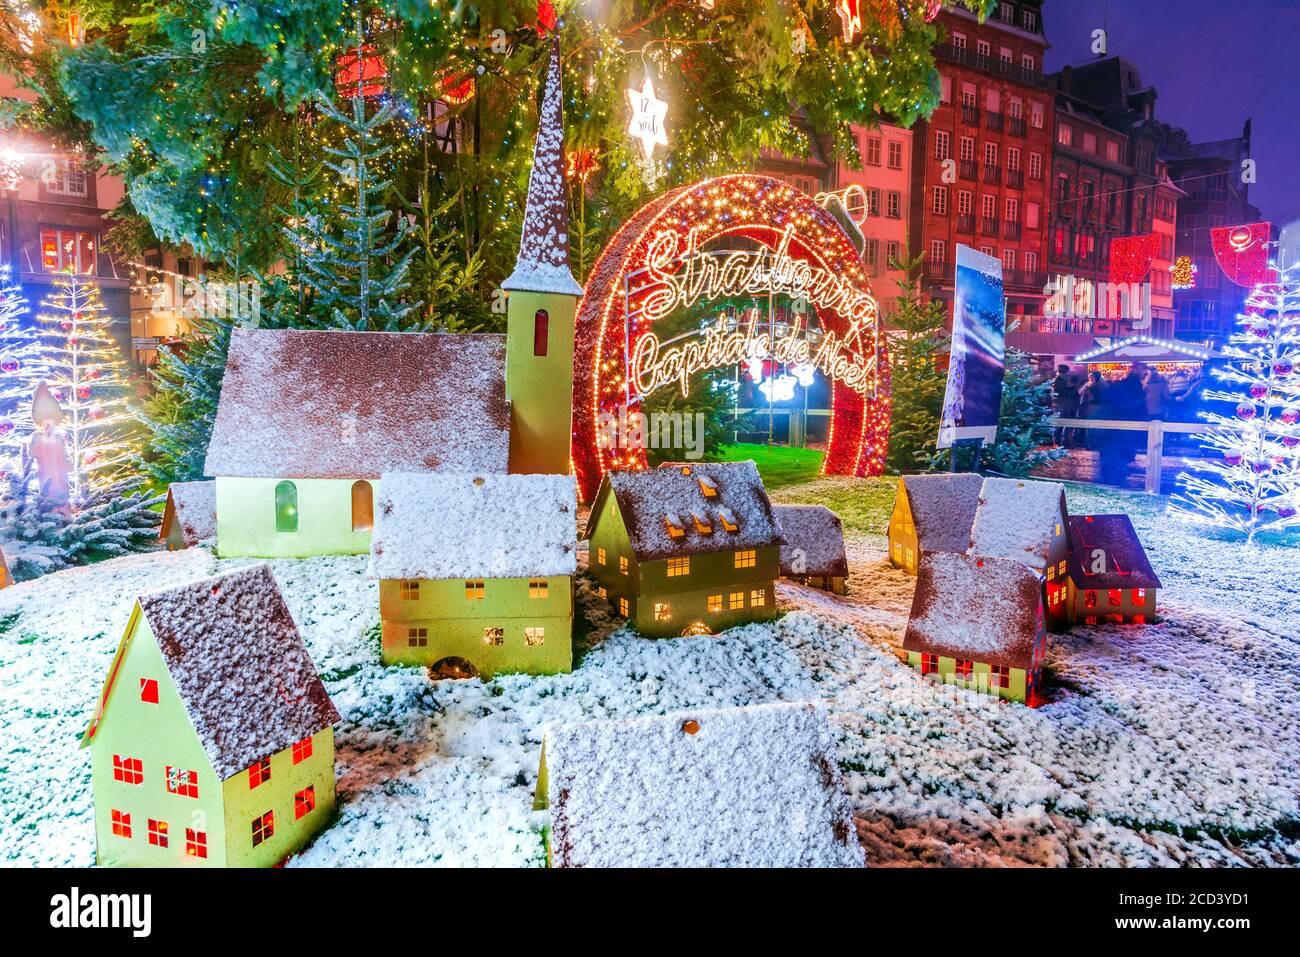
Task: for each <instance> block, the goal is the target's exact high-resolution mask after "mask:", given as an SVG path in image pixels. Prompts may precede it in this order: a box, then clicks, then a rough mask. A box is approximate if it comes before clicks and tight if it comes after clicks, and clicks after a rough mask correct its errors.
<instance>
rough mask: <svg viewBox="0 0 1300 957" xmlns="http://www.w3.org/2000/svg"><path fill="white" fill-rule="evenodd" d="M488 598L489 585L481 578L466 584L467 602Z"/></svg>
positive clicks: (473, 579)
mask: <svg viewBox="0 0 1300 957" xmlns="http://www.w3.org/2000/svg"><path fill="white" fill-rule="evenodd" d="M486 596H487V583H486V582H485V581H483V579H481V578H472V579H470V580H468V581H466V582H465V600H466V601H482V600H483V599H484V598H485V597H486Z"/></svg>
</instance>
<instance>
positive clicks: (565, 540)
mask: <svg viewBox="0 0 1300 957" xmlns="http://www.w3.org/2000/svg"><path fill="white" fill-rule="evenodd" d="M577 511H578V489H577V483H576V482H575V481H574V478H573V476H571V475H501V474H492V475H433V474H429V473H427V472H425V473H387V474H385V475H384V476H383V478H381V479H380V481H379V507H378V509H377V511H376V513H375V530H374V535H373V537H372V538H371V543H370V567H369V571H368V574H369V576H370V577H371V578H528V577H533V576H537V577H543V576H549V575H572V574H573V573H574V571H576V570H577V553H578V532H577Z"/></svg>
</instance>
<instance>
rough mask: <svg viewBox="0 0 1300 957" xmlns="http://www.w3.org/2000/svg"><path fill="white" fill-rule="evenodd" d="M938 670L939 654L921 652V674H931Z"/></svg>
mask: <svg viewBox="0 0 1300 957" xmlns="http://www.w3.org/2000/svg"><path fill="white" fill-rule="evenodd" d="M938 670H939V656H938V655H930V654H925V653H924V652H923V653H922V654H921V674H923V675H932V674H934V673H935V672H937V671H938Z"/></svg>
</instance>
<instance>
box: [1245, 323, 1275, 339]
mask: <svg viewBox="0 0 1300 957" xmlns="http://www.w3.org/2000/svg"><path fill="white" fill-rule="evenodd" d="M1272 333H1273V330H1272V329H1270V328H1269V327H1268V326H1264V325H1259V326H1251V327H1250V334H1251V335H1252V336H1255V337H1256V338H1258V339H1267V338H1268V337H1269V336H1270V335H1272Z"/></svg>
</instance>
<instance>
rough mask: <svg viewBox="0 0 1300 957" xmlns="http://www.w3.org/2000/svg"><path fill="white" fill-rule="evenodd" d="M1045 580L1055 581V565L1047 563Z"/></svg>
mask: <svg viewBox="0 0 1300 957" xmlns="http://www.w3.org/2000/svg"><path fill="white" fill-rule="evenodd" d="M1047 580H1048V581H1049V582H1050V581H1055V580H1056V566H1055V565H1049V566H1047Z"/></svg>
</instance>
